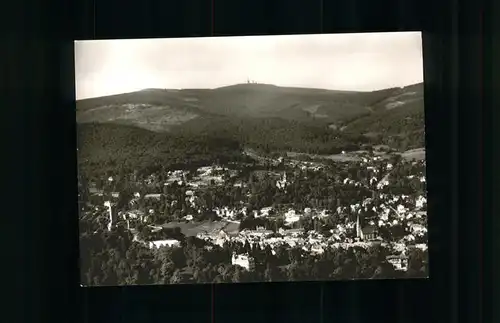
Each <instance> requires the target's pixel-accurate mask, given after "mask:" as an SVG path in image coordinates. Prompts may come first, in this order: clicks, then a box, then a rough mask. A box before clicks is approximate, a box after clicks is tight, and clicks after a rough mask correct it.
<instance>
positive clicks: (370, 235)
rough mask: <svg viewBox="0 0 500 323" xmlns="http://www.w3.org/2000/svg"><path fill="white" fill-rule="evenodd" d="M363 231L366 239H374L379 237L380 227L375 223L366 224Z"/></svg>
mask: <svg viewBox="0 0 500 323" xmlns="http://www.w3.org/2000/svg"><path fill="white" fill-rule="evenodd" d="M362 231H363V238H364V240H374V239H376V238H377V235H378V229H377V227H376V226H374V225H369V226H366V227H364V228H363V230H362Z"/></svg>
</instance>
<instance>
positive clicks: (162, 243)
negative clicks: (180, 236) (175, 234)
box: [149, 239, 181, 249]
mask: <svg viewBox="0 0 500 323" xmlns="http://www.w3.org/2000/svg"><path fill="white" fill-rule="evenodd" d="M180 245H181V243H180V241H179V240H175V239H169V240H155V241H150V242H149V248H151V249H152V248H160V247H165V246H169V247H179V246H180Z"/></svg>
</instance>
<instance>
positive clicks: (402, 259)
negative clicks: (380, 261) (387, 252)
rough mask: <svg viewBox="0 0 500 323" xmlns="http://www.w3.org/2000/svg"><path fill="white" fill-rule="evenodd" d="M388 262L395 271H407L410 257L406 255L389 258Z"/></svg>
mask: <svg viewBox="0 0 500 323" xmlns="http://www.w3.org/2000/svg"><path fill="white" fill-rule="evenodd" d="M386 259H387V262H388V263H390V264H391V265H392V266H393V267H394V269H395V270H399V271H406V270H408V257H407V256H404V255H392V256H387V258H386Z"/></svg>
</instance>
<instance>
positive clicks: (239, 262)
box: [231, 253, 255, 270]
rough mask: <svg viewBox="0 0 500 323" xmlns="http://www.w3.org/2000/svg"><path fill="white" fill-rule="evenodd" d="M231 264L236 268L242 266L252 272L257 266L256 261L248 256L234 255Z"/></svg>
mask: <svg viewBox="0 0 500 323" xmlns="http://www.w3.org/2000/svg"><path fill="white" fill-rule="evenodd" d="M231 263H232V264H233V265H235V266H240V267H243V268H245V269H246V270H252V269H253V268H254V266H255V261H254V259H253V258H252V257H250V256H249V255H248V254H240V255H237V254H235V253H234V254H233V257H232V259H231Z"/></svg>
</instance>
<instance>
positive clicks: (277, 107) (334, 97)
mask: <svg viewBox="0 0 500 323" xmlns="http://www.w3.org/2000/svg"><path fill="white" fill-rule="evenodd" d="M403 90H404V89H403ZM398 91H402V89H399V88H393V89H386V90H381V91H373V92H347V91H333V90H322V89H310V88H288V87H278V86H274V85H265V84H237V85H232V86H227V87H223V88H217V89H186V90H168V89H148V90H143V91H137V92H132V93H125V94H120V95H113V96H107V97H100V98H93V99H86V100H80V101H77V121H78V122H79V123H86V122H118V123H122V124H132V125H136V126H139V127H143V128H146V129H149V130H153V131H167V130H169V129H170V128H171V127H172V126H174V125H179V124H183V123H184V122H187V121H190V120H192V119H196V118H207V117H217V116H229V117H240V118H241V117H252V118H272V117H278V118H281V119H287V120H294V121H314V122H316V123H319V124H329V123H339V122H342V121H343V120H347V119H352V118H356V117H357V116H361V115H363V114H365V113H369V112H372V111H374V108H375V107H376V105H377V104H379V103H380V102H383V101H384V100H386V99H387V98H390V97H391V96H392V95H394V93H397V92H398Z"/></svg>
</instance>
